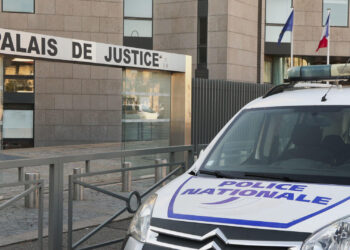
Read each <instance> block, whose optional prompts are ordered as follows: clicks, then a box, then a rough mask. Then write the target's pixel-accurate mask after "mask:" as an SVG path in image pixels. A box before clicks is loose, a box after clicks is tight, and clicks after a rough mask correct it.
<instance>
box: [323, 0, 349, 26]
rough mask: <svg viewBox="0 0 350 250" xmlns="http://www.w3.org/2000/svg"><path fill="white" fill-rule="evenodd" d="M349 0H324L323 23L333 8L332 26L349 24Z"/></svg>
mask: <svg viewBox="0 0 350 250" xmlns="http://www.w3.org/2000/svg"><path fill="white" fill-rule="evenodd" d="M348 4H349V2H348V0H323V25H324V24H325V23H326V21H327V16H328V11H327V10H328V9H331V17H330V22H331V26H348Z"/></svg>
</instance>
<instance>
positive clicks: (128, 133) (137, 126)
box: [122, 70, 171, 146]
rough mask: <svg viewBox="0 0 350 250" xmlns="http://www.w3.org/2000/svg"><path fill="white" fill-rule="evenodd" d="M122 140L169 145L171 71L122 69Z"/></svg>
mask: <svg viewBox="0 0 350 250" xmlns="http://www.w3.org/2000/svg"><path fill="white" fill-rule="evenodd" d="M123 75H124V77H123V78H124V79H123V93H122V94H123V113H122V114H123V115H122V122H123V140H124V141H125V142H128V141H151V142H152V143H154V146H161V145H162V146H167V145H169V133H170V82H171V74H170V73H165V72H157V71H140V70H125V71H124V72H123Z"/></svg>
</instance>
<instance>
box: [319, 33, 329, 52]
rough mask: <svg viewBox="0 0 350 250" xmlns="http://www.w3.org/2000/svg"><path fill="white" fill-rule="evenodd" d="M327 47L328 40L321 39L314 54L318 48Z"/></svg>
mask: <svg viewBox="0 0 350 250" xmlns="http://www.w3.org/2000/svg"><path fill="white" fill-rule="evenodd" d="M327 46H328V39H327V38H326V37H325V36H324V37H323V38H322V40H321V41H320V43H319V44H318V48H317V50H316V52H317V51H318V50H319V49H320V48H327Z"/></svg>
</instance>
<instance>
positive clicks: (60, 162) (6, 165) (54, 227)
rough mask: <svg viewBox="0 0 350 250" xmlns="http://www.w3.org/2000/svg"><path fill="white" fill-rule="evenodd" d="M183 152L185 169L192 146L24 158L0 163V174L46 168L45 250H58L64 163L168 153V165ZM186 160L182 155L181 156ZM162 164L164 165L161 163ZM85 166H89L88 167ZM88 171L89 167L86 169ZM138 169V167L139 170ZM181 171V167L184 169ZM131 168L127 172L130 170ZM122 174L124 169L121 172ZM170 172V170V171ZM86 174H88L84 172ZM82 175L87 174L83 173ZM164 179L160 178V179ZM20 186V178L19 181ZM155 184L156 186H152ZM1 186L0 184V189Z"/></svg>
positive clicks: (192, 155) (60, 245)
mask: <svg viewBox="0 0 350 250" xmlns="http://www.w3.org/2000/svg"><path fill="white" fill-rule="evenodd" d="M177 152H179V153H180V152H182V153H187V168H188V167H190V166H191V165H192V163H193V158H194V146H193V145H183V146H170V147H163V148H151V149H138V150H124V151H123V150H117V149H116V150H115V151H109V152H103V153H81V154H71V155H63V156H62V155H61V156H49V157H41V158H39V157H38V158H34V157H31V158H24V159H15V160H1V161H0V171H1V170H4V169H14V168H22V169H21V171H20V172H23V168H25V167H32V166H40V167H48V168H49V225H48V232H49V239H48V247H47V248H48V249H50V250H51V249H55V250H56V249H62V240H63V239H62V232H63V192H64V181H63V180H64V164H65V163H70V162H79V161H82V162H88V163H89V161H91V160H101V159H116V158H124V157H129V156H140V155H152V154H165V153H167V154H170V162H171V163H170V164H168V165H169V166H172V163H173V162H175V153H177ZM185 157H186V156H185ZM162 165H164V164H162ZM88 167H89V164H88ZM89 169H90V168H89ZM139 169H140V168H139ZM184 169H185V167H184ZM130 170H131V169H128V171H130ZM123 171H124V170H123ZM170 171H173V170H172V169H170ZM88 172H89V171H88ZM86 175H89V173H87V174H86ZM163 180H164V179H163ZM19 183H21V184H23V183H24V182H23V178H20V182H19ZM155 185H156V184H155ZM2 186H3V185H1V184H0V188H1V187H2ZM152 187H153V186H152Z"/></svg>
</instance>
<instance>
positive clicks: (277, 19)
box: [266, 0, 292, 24]
mask: <svg viewBox="0 0 350 250" xmlns="http://www.w3.org/2000/svg"><path fill="white" fill-rule="evenodd" d="M291 6H292V0H266V23H268V24H284V23H285V22H286V21H287V18H288V17H289V14H290V12H291Z"/></svg>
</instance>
